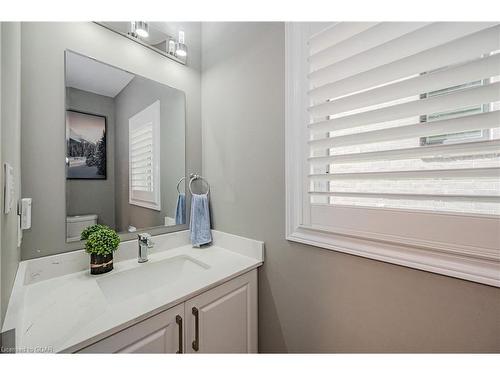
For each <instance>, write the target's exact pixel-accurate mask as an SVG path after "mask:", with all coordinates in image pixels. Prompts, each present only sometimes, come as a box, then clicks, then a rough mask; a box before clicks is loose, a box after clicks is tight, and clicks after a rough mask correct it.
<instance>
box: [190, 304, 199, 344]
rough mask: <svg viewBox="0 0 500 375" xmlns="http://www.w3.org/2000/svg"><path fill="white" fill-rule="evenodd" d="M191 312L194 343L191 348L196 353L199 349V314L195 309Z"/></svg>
mask: <svg viewBox="0 0 500 375" xmlns="http://www.w3.org/2000/svg"><path fill="white" fill-rule="evenodd" d="M191 312H192V313H193V315H194V341H193V343H192V345H191V346H192V348H193V350H194V351H195V352H197V351H198V350H199V349H200V314H199V311H198V309H197V308H196V307H193V309H192V310H191Z"/></svg>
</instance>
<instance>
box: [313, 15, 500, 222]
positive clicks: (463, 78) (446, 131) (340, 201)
mask: <svg viewBox="0 0 500 375" xmlns="http://www.w3.org/2000/svg"><path fill="white" fill-rule="evenodd" d="M309 47H310V51H309V59H308V62H309V75H308V78H309V83H310V90H309V92H308V96H309V102H310V107H309V108H308V112H309V116H310V123H309V125H308V129H309V132H310V139H309V142H308V144H309V147H310V154H309V156H310V157H309V162H310V175H309V179H310V196H311V203H313V204H320V205H321V204H326V205H354V206H366V207H389V208H402V209H419V210H430V211H434V212H435V211H444V212H459V213H469V214H492V215H499V214H500V128H499V126H500V111H499V109H500V106H499V101H500V82H499V79H498V77H499V75H500V54H498V52H499V50H500V26H498V25H497V24H495V23H483V22H480V23H474V22H470V23H466V22H456V23H443V22H439V23H421V22H401V23H398V22H396V23H390V22H383V23H349V22H347V23H339V24H335V25H333V26H331V27H329V28H327V29H326V30H323V31H321V32H319V33H317V34H315V35H313V36H312V37H311V38H310V40H309Z"/></svg>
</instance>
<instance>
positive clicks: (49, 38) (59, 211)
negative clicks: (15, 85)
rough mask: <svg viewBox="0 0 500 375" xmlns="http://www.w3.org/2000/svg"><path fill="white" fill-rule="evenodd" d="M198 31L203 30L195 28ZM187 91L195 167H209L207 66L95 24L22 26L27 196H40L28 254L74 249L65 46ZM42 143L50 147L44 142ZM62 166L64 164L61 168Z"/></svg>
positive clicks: (189, 152) (191, 166)
mask: <svg viewBox="0 0 500 375" xmlns="http://www.w3.org/2000/svg"><path fill="white" fill-rule="evenodd" d="M192 30H193V31H192V32H193V33H194V32H196V29H195V28H192ZM65 49H70V50H73V51H75V52H79V53H81V54H84V55H87V56H90V57H93V58H96V59H98V60H100V61H103V62H106V63H108V64H111V65H114V66H116V67H119V68H122V69H125V70H128V71H131V72H133V73H137V74H139V75H142V76H144V77H146V78H150V79H152V80H155V81H158V82H161V83H164V84H166V85H169V86H172V87H175V88H177V89H179V90H182V91H184V92H185V93H186V139H187V147H186V149H187V155H188V157H187V172H191V171H192V172H195V171H199V170H201V158H200V154H201V136H200V134H201V130H200V127H201V117H200V71H199V70H198V69H196V68H194V67H196V64H195V63H194V62H193V65H192V66H193V67H192V66H191V65H188V66H183V65H181V64H178V63H176V62H174V61H172V60H169V59H168V58H166V57H164V56H162V55H160V54H158V53H156V52H154V51H152V50H150V49H148V48H144V47H143V46H141V45H139V44H137V43H135V42H133V41H130V40H128V39H127V38H124V37H123V36H120V35H118V34H116V33H113V32H111V31H109V30H107V29H105V28H103V27H101V26H99V25H96V24H94V23H89V22H85V23H57V22H46V23H32V22H25V23H23V24H22V58H23V64H22V137H21V139H22V155H23V159H22V178H23V184H22V189H23V195H24V196H26V197H32V198H33V212H32V224H33V226H32V229H31V230H29V231H26V232H25V238H24V241H23V246H22V258H23V259H30V258H35V257H40V256H46V255H50V254H55V253H59V252H61V251H69V250H72V249H75V248H77V247H79V246H80V245H79V244H78V243H77V244H75V245H72V246H71V245H67V244H66V243H65V230H64V228H65V210H64V206H65V202H64V185H65V169H64V158H65V142H64V139H65V126H64V50H65ZM40 145H45V147H43V148H41V147H40ZM57 166H60V167H57Z"/></svg>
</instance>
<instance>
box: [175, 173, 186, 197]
mask: <svg viewBox="0 0 500 375" xmlns="http://www.w3.org/2000/svg"><path fill="white" fill-rule="evenodd" d="M185 179H186V176H182V177H181V179H180V180H179V182H178V183H177V192H178V193H179V194H182V193H181V191H180V190H179V185H180V184H181V182H182V181H184V180H185Z"/></svg>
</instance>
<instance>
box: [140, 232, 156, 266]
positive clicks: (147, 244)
mask: <svg viewBox="0 0 500 375" xmlns="http://www.w3.org/2000/svg"><path fill="white" fill-rule="evenodd" d="M137 239H138V241H139V254H138V256H137V261H138V262H139V263H144V262H147V261H148V249H151V248H152V247H153V245H154V242H153V241H152V240H151V235H150V234H149V233H139V234H138V235H137Z"/></svg>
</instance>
